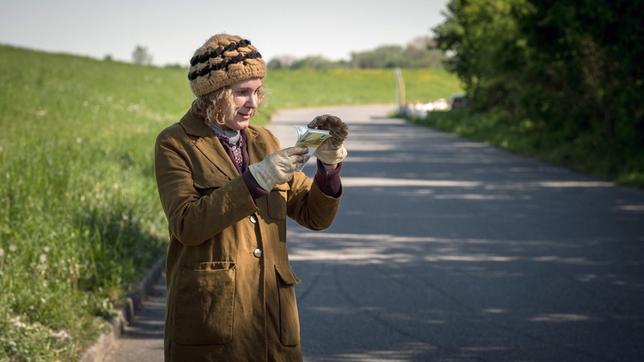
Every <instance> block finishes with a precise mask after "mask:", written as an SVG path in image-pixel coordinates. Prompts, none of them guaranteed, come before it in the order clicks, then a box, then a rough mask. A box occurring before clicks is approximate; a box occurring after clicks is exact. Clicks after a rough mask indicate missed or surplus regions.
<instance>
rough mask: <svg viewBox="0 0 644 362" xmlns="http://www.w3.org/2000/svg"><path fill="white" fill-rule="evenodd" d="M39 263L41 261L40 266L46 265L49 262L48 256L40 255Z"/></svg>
mask: <svg viewBox="0 0 644 362" xmlns="http://www.w3.org/2000/svg"><path fill="white" fill-rule="evenodd" d="M38 261H40V264H45V263H46V262H47V255H46V254H40V257H38Z"/></svg>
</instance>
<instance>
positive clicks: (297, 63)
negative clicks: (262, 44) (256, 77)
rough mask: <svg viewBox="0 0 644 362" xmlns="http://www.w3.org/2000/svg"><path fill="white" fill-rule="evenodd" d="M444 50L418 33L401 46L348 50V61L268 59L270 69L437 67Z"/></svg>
mask: <svg viewBox="0 0 644 362" xmlns="http://www.w3.org/2000/svg"><path fill="white" fill-rule="evenodd" d="M444 58H445V57H444V53H443V52H442V51H441V50H439V49H436V47H435V44H434V41H433V39H432V38H431V37H430V36H420V37H417V38H415V39H413V40H412V41H411V42H409V43H408V44H406V45H405V46H400V45H382V46H379V47H376V48H374V49H370V50H364V51H356V52H352V53H351V55H350V58H349V60H344V59H343V60H337V61H334V60H330V59H329V58H327V57H325V56H323V55H309V56H305V57H302V58H296V57H293V56H290V55H282V56H277V57H274V58H272V59H270V60H269V62H268V64H267V66H268V67H269V68H270V69H301V68H313V69H328V68H397V67H400V68H441V67H442V66H443V61H444Z"/></svg>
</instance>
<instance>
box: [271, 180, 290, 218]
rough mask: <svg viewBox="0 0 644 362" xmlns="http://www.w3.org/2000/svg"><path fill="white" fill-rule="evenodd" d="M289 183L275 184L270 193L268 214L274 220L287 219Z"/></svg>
mask: <svg viewBox="0 0 644 362" xmlns="http://www.w3.org/2000/svg"><path fill="white" fill-rule="evenodd" d="M288 190H290V187H289V185H288V184H279V185H277V186H275V188H274V189H273V190H271V192H269V194H268V216H270V218H271V219H273V220H284V219H286V202H287V200H288Z"/></svg>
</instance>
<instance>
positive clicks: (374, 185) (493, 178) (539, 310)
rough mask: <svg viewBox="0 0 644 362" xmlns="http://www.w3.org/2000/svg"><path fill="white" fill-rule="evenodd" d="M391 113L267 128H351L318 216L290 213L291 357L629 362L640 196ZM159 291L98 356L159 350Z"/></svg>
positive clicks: (362, 112) (136, 356) (638, 309)
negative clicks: (295, 306)
mask: <svg viewBox="0 0 644 362" xmlns="http://www.w3.org/2000/svg"><path fill="white" fill-rule="evenodd" d="M391 110H392V108H391V107H388V106H369V107H337V108H324V109H300V110H289V111H284V112H281V113H279V114H278V115H277V116H276V117H275V118H274V121H273V122H272V123H271V125H270V128H271V129H273V130H274V132H275V133H276V134H277V135H278V137H279V138H280V139H281V141H282V144H283V146H290V145H292V144H293V142H294V139H295V135H294V131H293V128H292V126H293V125H305V124H306V123H308V121H309V120H311V119H312V118H313V117H314V116H315V115H318V114H322V113H332V114H337V115H339V116H340V117H342V118H343V119H345V120H346V121H347V122H348V123H349V126H350V131H351V133H350V136H349V137H350V140H349V142H348V149H349V158H348V159H347V160H346V162H345V164H344V169H343V171H342V178H343V188H344V197H343V204H342V207H341V210H340V212H339V215H338V217H337V219H336V221H335V223H334V225H333V226H332V227H331V228H330V229H328V230H326V231H323V232H313V231H308V230H306V229H303V228H301V227H299V226H297V225H295V224H293V223H291V224H290V230H289V234H288V238H289V239H288V240H289V249H290V250H289V254H290V257H291V263H292V265H293V269H294V271H295V273H296V274H298V276H299V277H300V278H301V279H302V282H301V284H299V285H298V287H297V288H298V302H299V306H300V318H301V321H302V341H303V350H304V353H305V360H307V361H379V360H382V361H430V360H431V361H434V360H435V361H638V360H644V342H643V341H644V192H642V191H640V190H636V189H632V188H627V187H618V186H615V185H613V184H611V183H607V182H602V181H599V180H596V179H593V178H590V177H586V176H583V175H580V174H577V173H574V172H571V171H568V170H565V169H562V168H558V167H553V166H550V165H548V164H545V163H542V162H538V161H535V160H532V159H529V158H524V157H519V156H516V155H513V154H510V153H508V152H505V151H501V150H497V149H495V148H492V147H489V146H487V145H484V144H481V143H476V142H469V141H465V140H462V139H459V138H456V137H454V136H451V135H447V134H444V133H439V132H435V131H432V130H429V129H426V128H423V127H418V126H414V125H409V124H406V123H404V122H403V121H401V120H397V119H391V118H388V117H387V113H388V112H389V111H391ZM314 169H315V167H314V165H313V164H311V165H307V167H306V168H305V172H307V173H308V174H309V175H312V172H313V171H314ZM160 286H161V287H162V285H160ZM163 297H164V294H163V291H162V290H161V291H160V292H159V296H158V297H157V298H153V299H152V301H151V302H150V303H151V304H150V308H149V309H148V310H149V311H150V313H148V314H144V315H143V316H142V318H141V319H140V320H137V323H135V324H134V325H133V326H132V328H131V330H128V332H127V334H126V338H124V339H122V340H121V341H120V345H119V348H118V349H117V350H116V351H115V352H114V354H113V355H112V360H114V361H142V360H149V361H158V360H162V342H161V338H162V323H163V319H162V318H163V313H162V310H163V307H162V306H163Z"/></svg>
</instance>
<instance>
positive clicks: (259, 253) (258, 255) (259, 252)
mask: <svg viewBox="0 0 644 362" xmlns="http://www.w3.org/2000/svg"><path fill="white" fill-rule="evenodd" d="M253 256H255V257H256V258H261V257H262V249H260V248H257V249H255V250H253Z"/></svg>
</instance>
